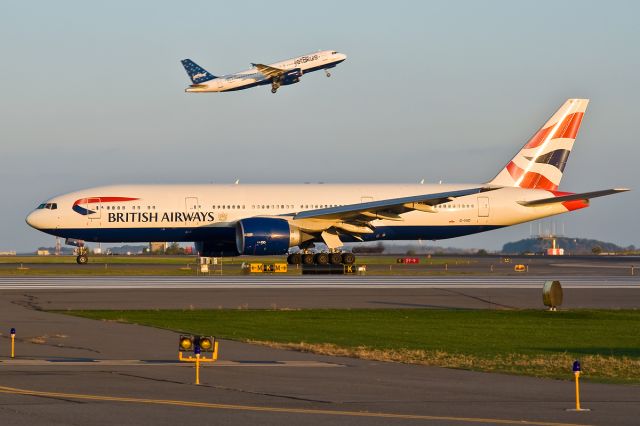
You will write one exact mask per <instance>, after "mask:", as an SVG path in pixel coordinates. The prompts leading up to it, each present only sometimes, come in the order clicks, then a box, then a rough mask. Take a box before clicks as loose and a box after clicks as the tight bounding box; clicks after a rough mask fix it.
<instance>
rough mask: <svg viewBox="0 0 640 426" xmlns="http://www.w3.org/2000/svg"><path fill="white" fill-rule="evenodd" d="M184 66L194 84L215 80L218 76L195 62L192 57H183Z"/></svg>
mask: <svg viewBox="0 0 640 426" xmlns="http://www.w3.org/2000/svg"><path fill="white" fill-rule="evenodd" d="M180 62H182V66H183V67H184V69H185V71H187V74H188V75H189V78H190V79H191V81H192V82H193V84H200V83H204V82H205V81H209V80H213V79H214V78H217V77H216V76H215V75H213V74H211V73H210V72H209V71H207V70H205V69H204V68H202V67H201V66H200V65H198V64H196V63H195V62H193V61H192V60H191V59H183V60H182V61H180Z"/></svg>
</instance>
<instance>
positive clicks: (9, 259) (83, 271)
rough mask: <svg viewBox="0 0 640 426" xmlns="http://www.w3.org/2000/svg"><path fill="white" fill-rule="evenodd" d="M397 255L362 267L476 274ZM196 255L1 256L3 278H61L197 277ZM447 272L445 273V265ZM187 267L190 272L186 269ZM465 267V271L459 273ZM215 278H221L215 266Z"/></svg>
mask: <svg viewBox="0 0 640 426" xmlns="http://www.w3.org/2000/svg"><path fill="white" fill-rule="evenodd" d="M396 260H397V257H396V256H358V262H357V263H358V264H359V265H367V266H368V270H367V273H369V274H373V275H448V274H450V273H454V274H477V272H472V271H465V270H464V268H465V267H469V266H470V265H472V264H474V263H477V261H475V260H468V259H461V258H446V257H437V258H432V259H426V258H425V257H424V256H422V257H421V262H422V263H421V264H419V265H401V264H397V263H396ZM196 262H197V259H196V257H195V256H90V257H89V263H88V264H87V265H77V264H76V258H75V256H0V276H60V275H98V276H103V275H107V276H108V275H118V276H132V275H146V276H149V275H165V276H184V275H195V274H196V266H197V265H196ZM254 262H255V263H283V262H286V258H285V257H284V256H240V257H229V258H223V259H222V269H223V274H224V275H241V274H242V271H241V269H240V265H241V264H242V263H254ZM445 264H446V265H447V267H448V269H447V270H445V267H444V265H445ZM187 268H188V269H187ZM458 268H462V270H458ZM300 272H301V271H300V269H298V268H296V267H295V266H290V267H289V272H288V274H289V275H298V274H300ZM212 274H214V275H219V274H220V270H219V268H218V267H216V272H215V273H214V272H212Z"/></svg>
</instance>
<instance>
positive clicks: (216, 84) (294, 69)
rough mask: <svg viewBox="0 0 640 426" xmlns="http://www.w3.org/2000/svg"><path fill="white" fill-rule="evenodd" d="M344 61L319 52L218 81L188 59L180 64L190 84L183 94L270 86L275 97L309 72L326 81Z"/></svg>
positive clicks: (331, 53)
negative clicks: (332, 69) (319, 75)
mask: <svg viewBox="0 0 640 426" xmlns="http://www.w3.org/2000/svg"><path fill="white" fill-rule="evenodd" d="M345 59H347V55H345V54H343V53H339V52H336V51H335V50H323V51H321V52H316V53H310V54H308V55H304V56H298V57H297V58H292V59H287V60H286V61H281V62H276V63H274V64H269V65H264V64H251V65H253V68H251V69H248V70H246V71H240V72H239V73H236V74H229V75H223V76H221V77H216V76H215V75H213V74H211V73H210V72H209V71H207V70H205V69H204V68H202V67H201V66H199V65H198V64H196V63H195V62H193V61H192V60H191V59H183V60H182V61H181V62H182V66H183V67H184V69H185V70H186V71H187V74H188V75H189V78H190V79H191V82H192V83H193V84H191V86H189V87H187V88H186V89H185V92H231V91H234V90H244V89H248V88H250V87H255V86H262V85H266V84H270V85H271V93H276V92H277V91H278V88H279V87H280V86H286V85H289V84H294V83H298V82H299V81H300V77H302V75H303V74H307V73H310V72H312V71H318V70H324V72H325V74H326V75H327V77H330V76H331V73H330V72H329V69H330V68H333V67H335V66H336V65H338V64H339V63H340V62H342V61H344V60H345Z"/></svg>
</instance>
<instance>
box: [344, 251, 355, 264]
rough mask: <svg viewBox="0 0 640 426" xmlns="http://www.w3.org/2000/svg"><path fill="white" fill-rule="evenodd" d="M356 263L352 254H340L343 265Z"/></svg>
mask: <svg viewBox="0 0 640 426" xmlns="http://www.w3.org/2000/svg"><path fill="white" fill-rule="evenodd" d="M355 262H356V256H355V255H354V254H353V253H342V263H344V264H345V265H353V264H354V263H355Z"/></svg>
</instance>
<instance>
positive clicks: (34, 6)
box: [0, 0, 640, 251]
mask: <svg viewBox="0 0 640 426" xmlns="http://www.w3.org/2000/svg"><path fill="white" fill-rule="evenodd" d="M638 16H640V6H639V3H638V2H632V1H629V2H612V1H608V2H588V1H574V2H570V1H549V2H542V1H537V2H514V1H504V2H498V1H493V2H490V1H483V2H478V1H469V2H461V1H446V2H445V1H441V2H436V3H428V2H423V1H404V2H403V1H396V2H389V1H380V2H373V1H366V2H364V1H363V2H355V1H354V2H345V1H327V0H324V1H320V2H318V1H314V2H296V3H282V4H279V3H278V4H276V7H273V4H267V3H264V2H262V1H260V2H258V1H256V2H251V1H244V2H213V1H210V2H200V1H190V2H173V1H171V2H169V1H126V2H120V1H109V2H87V1H75V2H72V1H57V2H49V1H42V2H33V1H30V2H17V1H14V2H3V5H2V12H1V13H0V55H1V59H0V77H1V78H0V94H1V95H0V120H1V125H0V132H1V133H0V137H1V143H2V150H1V152H0V178H1V179H0V199H2V220H1V221H0V250H11V249H13V250H18V251H21V250H31V249H33V248H34V247H36V246H38V245H43V244H46V245H52V244H53V241H54V238H53V237H51V236H47V235H45V234H42V233H40V232H38V231H35V230H33V229H31V228H29V227H28V226H27V225H26V224H25V222H24V217H25V216H26V215H27V213H28V212H29V211H30V210H31V209H33V208H34V207H35V206H36V205H37V204H38V203H39V202H41V201H42V200H45V199H46V198H48V197H50V196H53V195H57V194H60V193H64V192H69V191H72V190H77V189H81V188H84V187H90V186H96V185H103V184H112V183H156V182H157V183H171V182H180V183H182V182H225V183H226V182H232V181H234V180H235V179H237V178H239V179H240V180H241V182H245V183H249V182H306V181H323V182H418V181H419V180H421V179H423V178H424V179H425V180H426V181H427V182H437V181H438V180H441V179H442V180H443V181H445V182H450V183H453V182H484V181H487V180H489V179H490V178H492V177H493V176H494V175H495V174H496V173H497V172H498V171H499V170H500V169H501V168H502V167H503V166H504V164H505V163H506V162H508V161H509V160H510V159H511V157H512V156H513V154H514V153H515V152H517V151H518V149H519V148H520V147H521V146H522V145H523V144H524V142H525V141H526V140H527V139H528V137H529V136H530V135H531V134H533V132H534V131H535V130H537V128H538V127H539V126H540V125H541V124H542V123H544V121H545V120H546V119H547V118H548V117H549V116H550V115H551V114H552V113H553V112H554V111H555V110H556V109H557V108H558V107H559V106H560V105H561V104H562V103H563V102H564V101H565V99H567V98H570V97H586V98H590V99H591V103H590V105H589V109H588V111H587V114H586V116H585V120H584V121H583V124H582V128H581V131H580V134H579V136H578V140H577V141H576V144H575V146H574V150H573V152H572V154H571V158H570V159H569V163H568V165H567V167H566V169H565V175H564V179H563V181H562V184H561V186H560V188H561V189H563V190H568V191H588V190H596V189H603V188H610V187H620V186H626V187H631V188H634V189H635V190H636V191H635V192H631V193H627V194H623V195H618V196H611V197H607V198H604V199H598V200H594V202H593V203H592V206H591V208H588V209H585V210H582V211H579V212H575V213H571V214H567V215H564V216H562V217H560V218H558V219H557V222H558V223H564V226H565V230H566V234H567V235H569V236H580V237H591V238H599V239H604V240H608V241H612V242H616V243H619V244H624V245H628V244H635V245H640V235H639V232H638V231H640V221H639V220H638V215H637V212H638V210H639V209H640V201H639V198H638V193H639V192H638V191H639V190H640V185H638V183H639V179H638V171H637V167H636V164H637V162H638V158H639V154H640V149H639V147H638V143H639V142H640V140H639V138H638V136H637V134H638V126H639V124H638V121H639V120H638V119H639V118H640V115H639V112H640V107H639V105H640V103H639V99H640V89H639V87H640V86H639V84H638V75H640V72H639V65H640V54H639V50H638V49H639V46H640V25H638ZM320 49H335V50H339V51H341V52H344V53H346V54H347V55H348V56H349V58H348V59H347V61H346V62H344V63H343V64H341V65H340V66H338V68H337V69H336V70H335V71H334V72H333V76H332V77H331V78H330V79H327V78H326V77H325V76H324V75H323V74H322V73H313V74H309V75H306V76H304V77H303V78H302V82H301V84H298V85H293V86H287V87H283V88H281V89H280V90H279V91H278V93H277V95H272V94H271V93H270V91H269V88H268V87H261V88H256V89H251V90H246V91H242V92H235V93H223V94H216V93H211V94H186V93H184V88H185V87H186V86H187V85H188V83H189V81H188V79H187V76H186V74H185V72H184V70H183V69H182V66H181V65H180V63H179V60H180V59H182V58H187V57H188V58H192V59H193V60H194V61H196V62H197V63H199V64H200V65H202V66H203V67H205V68H206V69H207V70H209V71H210V72H212V73H213V74H225V73H231V72H235V71H239V70H243V69H246V68H248V65H249V63H250V62H263V63H269V62H275V61H278V60H282V59H285V58H289V57H292V56H298V55H301V54H304V53H309V52H313V51H315V50H320ZM528 235H529V225H528V224H524V225H520V226H516V227H512V228H507V229H505V230H500V231H494V232H489V233H485V234H478V235H476V236H471V237H465V238H458V239H454V240H448V241H444V242H443V244H444V245H450V246H459V247H485V248H490V249H496V248H499V247H501V246H502V244H503V243H504V242H507V241H509V240H513V239H519V238H522V237H526V236H528Z"/></svg>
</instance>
